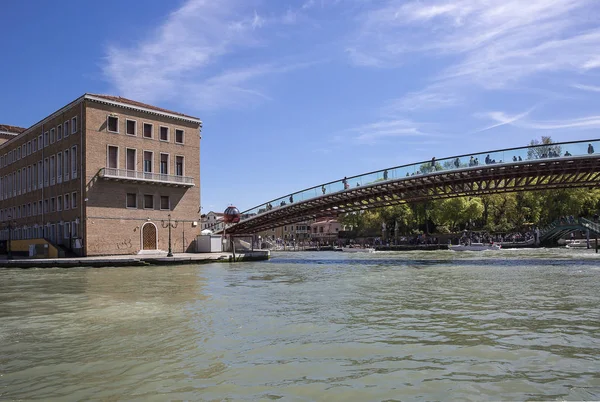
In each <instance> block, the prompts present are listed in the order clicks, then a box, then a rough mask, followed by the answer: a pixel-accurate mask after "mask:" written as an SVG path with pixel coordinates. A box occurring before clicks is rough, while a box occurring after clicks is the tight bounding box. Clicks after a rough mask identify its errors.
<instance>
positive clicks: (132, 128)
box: [125, 119, 137, 135]
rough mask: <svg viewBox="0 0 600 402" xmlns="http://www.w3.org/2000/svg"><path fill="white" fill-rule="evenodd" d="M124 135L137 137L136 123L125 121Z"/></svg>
mask: <svg viewBox="0 0 600 402" xmlns="http://www.w3.org/2000/svg"><path fill="white" fill-rule="evenodd" d="M125 133H126V134H127V135H137V121H135V120H129V119H127V120H126V121H125Z"/></svg>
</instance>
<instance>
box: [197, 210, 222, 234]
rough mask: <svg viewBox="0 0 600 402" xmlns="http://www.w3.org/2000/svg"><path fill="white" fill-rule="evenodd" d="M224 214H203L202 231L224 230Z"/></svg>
mask: <svg viewBox="0 0 600 402" xmlns="http://www.w3.org/2000/svg"><path fill="white" fill-rule="evenodd" d="M223 215H224V214H223V213H222V212H213V211H210V212H209V213H207V214H203V215H202V216H201V220H200V222H201V226H202V230H204V229H209V230H212V231H215V230H219V229H221V228H222V226H223V225H222V224H221V223H222V221H223Z"/></svg>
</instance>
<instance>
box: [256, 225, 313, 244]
mask: <svg viewBox="0 0 600 402" xmlns="http://www.w3.org/2000/svg"><path fill="white" fill-rule="evenodd" d="M258 235H259V236H260V237H261V239H268V240H277V239H282V240H288V241H291V240H294V241H308V240H309V239H310V221H302V222H297V223H293V224H290V225H284V226H279V227H277V228H273V229H269V230H264V231H262V232H259V233H258Z"/></svg>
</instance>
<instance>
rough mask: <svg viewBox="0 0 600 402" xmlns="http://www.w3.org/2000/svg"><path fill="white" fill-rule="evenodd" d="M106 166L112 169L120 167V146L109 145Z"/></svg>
mask: <svg viewBox="0 0 600 402" xmlns="http://www.w3.org/2000/svg"><path fill="white" fill-rule="evenodd" d="M106 153H107V159H108V160H107V162H106V166H107V167H108V168H111V169H118V168H119V148H118V147H113V146H110V145H109V146H108V151H107V152H106Z"/></svg>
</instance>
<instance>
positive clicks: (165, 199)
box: [160, 195, 171, 210]
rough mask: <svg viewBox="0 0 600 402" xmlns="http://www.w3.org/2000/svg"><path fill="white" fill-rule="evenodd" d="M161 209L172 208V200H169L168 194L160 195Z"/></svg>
mask: <svg viewBox="0 0 600 402" xmlns="http://www.w3.org/2000/svg"><path fill="white" fill-rule="evenodd" d="M160 209H162V210H167V209H171V202H170V200H169V196H168V195H161V196H160Z"/></svg>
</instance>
